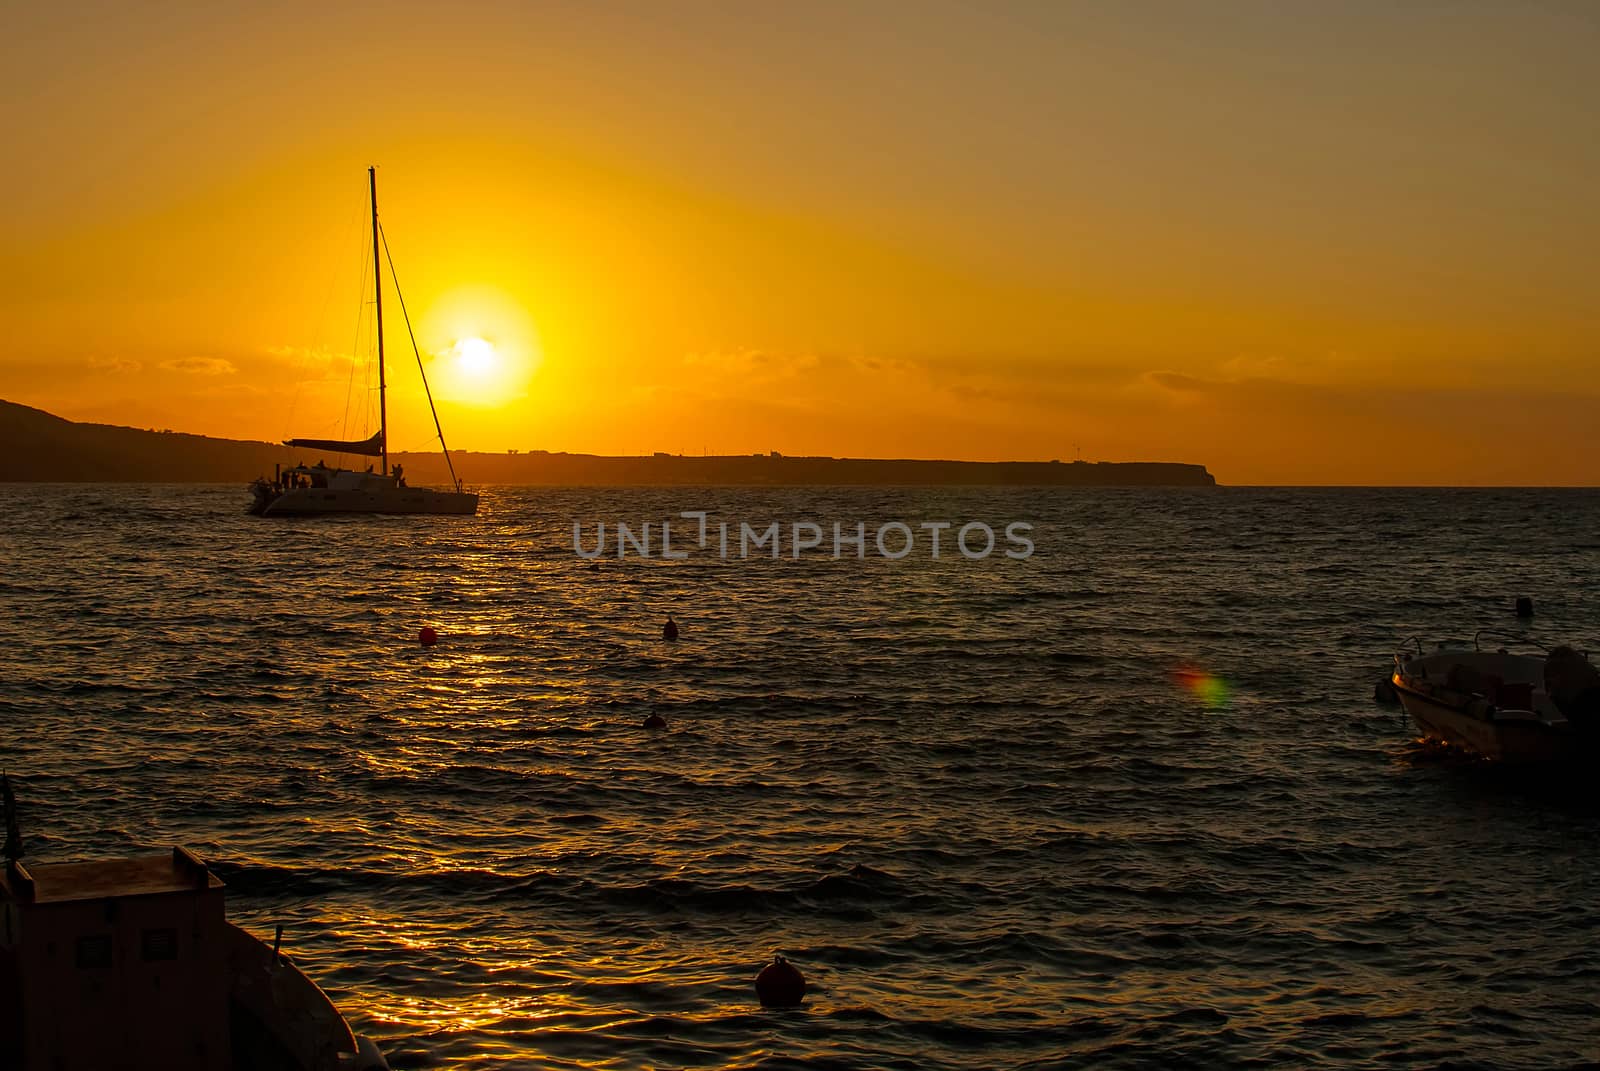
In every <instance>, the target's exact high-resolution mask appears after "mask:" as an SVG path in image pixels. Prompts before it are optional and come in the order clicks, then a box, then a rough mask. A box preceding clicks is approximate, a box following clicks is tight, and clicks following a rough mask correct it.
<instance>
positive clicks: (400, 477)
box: [369, 465, 406, 487]
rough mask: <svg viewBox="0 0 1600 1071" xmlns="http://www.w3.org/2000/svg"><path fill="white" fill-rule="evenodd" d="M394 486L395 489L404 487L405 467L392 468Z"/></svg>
mask: <svg viewBox="0 0 1600 1071" xmlns="http://www.w3.org/2000/svg"><path fill="white" fill-rule="evenodd" d="M369 471H370V470H369ZM394 485H395V486H396V487H404V486H405V485H406V470H405V466H403V465H396V466H395V467H394Z"/></svg>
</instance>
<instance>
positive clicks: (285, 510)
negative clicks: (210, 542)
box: [247, 167, 478, 517]
mask: <svg viewBox="0 0 1600 1071" xmlns="http://www.w3.org/2000/svg"><path fill="white" fill-rule="evenodd" d="M367 183H368V189H369V190H370V192H371V195H372V285H373V299H374V300H373V304H374V314H373V315H374V317H375V319H376V328H377V330H376V332H375V334H376V337H377V341H378V431H377V434H375V435H373V436H372V437H370V438H367V439H356V440H348V441H347V440H343V439H290V440H288V442H286V443H285V444H284V445H285V446H298V447H303V448H305V449H308V450H325V451H328V452H330V453H336V454H354V455H356V456H357V457H370V458H376V459H378V464H379V466H380V468H379V471H377V472H373V471H372V469H373V466H371V465H368V466H367V469H366V471H365V472H357V471H355V470H353V469H341V468H329V467H328V466H327V465H325V464H323V463H322V462H321V461H318V462H317V463H316V464H315V465H304V464H301V465H296V466H294V467H293V468H290V469H287V470H284V469H281V468H280V469H278V470H277V471H275V472H274V473H273V476H272V479H271V480H268V479H267V478H266V477H265V476H258V477H257V478H256V480H255V482H254V483H252V484H251V485H250V494H251V500H250V505H249V507H248V509H247V512H249V513H253V514H255V515H256V516H258V517H304V516H308V515H316V514H323V513H429V514H456V515H463V516H465V515H470V514H474V513H477V512H478V496H477V495H475V494H473V493H472V492H470V491H464V490H462V489H461V480H460V479H459V478H457V477H456V474H455V465H454V464H453V463H452V462H451V461H450V450H449V448H448V447H446V446H445V444H444V429H443V428H441V427H440V426H439V413H438V411H437V410H434V412H433V424H434V429H435V430H436V431H438V432H439V447H440V449H441V450H443V451H444V460H445V464H446V465H447V466H448V467H449V469H450V477H451V479H452V480H453V481H454V483H455V489H454V490H451V491H437V490H433V489H431V488H426V487H409V486H407V485H406V480H405V474H404V473H403V472H402V471H401V468H400V466H399V465H396V466H394V468H393V470H392V471H391V469H390V467H389V404H388V392H389V385H388V380H387V378H386V376H385V372H384V363H383V270H382V265H381V262H380V259H379V255H378V254H379V252H380V250H384V251H386V250H387V249H388V246H387V245H386V244H385V242H384V238H383V231H382V228H380V227H379V226H378V174H377V169H376V168H370V167H369V168H367ZM393 267H394V264H393V262H392V261H391V262H390V268H391V271H390V275H391V276H392V275H393V274H394V272H393V271H392V269H393ZM395 288H396V289H395V293H396V296H399V283H398V281H397V282H396V283H395ZM400 310H401V312H404V311H405V298H404V297H401V298H400ZM410 327H411V320H410V317H409V316H407V318H406V329H407V330H408V331H409V330H410ZM411 348H412V350H413V352H415V351H416V339H415V338H414V337H413V338H412V340H411ZM417 370H418V371H419V372H421V373H422V386H423V390H424V391H426V392H427V395H428V408H429V409H430V410H431V409H433V392H432V391H431V390H430V389H429V388H428V374H427V372H425V371H423V369H422V355H421V354H420V353H418V354H417Z"/></svg>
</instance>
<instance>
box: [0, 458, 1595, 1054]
mask: <svg viewBox="0 0 1600 1071" xmlns="http://www.w3.org/2000/svg"><path fill="white" fill-rule="evenodd" d="M245 497H246V496H245V494H244V492H243V490H242V489H241V488H232V487H228V488H211V487H207V488H193V487H173V486H161V487H101V486H69V487H63V486H19V485H9V486H0V516H3V520H4V535H3V536H0V540H3V542H0V566H3V570H0V571H3V576H0V608H3V611H4V612H3V614H0V761H3V764H4V765H5V766H6V767H7V768H8V769H9V770H10V771H11V773H12V775H13V778H14V779H15V780H16V781H17V783H18V788H19V793H20V795H21V797H22V806H23V818H24V825H25V827H26V828H25V832H26V833H27V834H28V835H29V837H30V852H29V858H30V859H32V860H36V861H45V860H57V861H59V860H66V859H72V858H84V857H92V856H94V855H96V854H104V853H110V852H121V851H124V850H126V849H128V848H131V847H135V846H141V847H149V846H160V845H165V844H169V843H174V842H182V843H185V844H188V845H190V846H191V847H193V848H194V849H195V850H196V851H197V852H199V853H200V854H201V855H202V856H204V857H205V858H206V859H208V860H209V861H211V862H212V863H213V865H214V866H215V867H216V869H217V870H218V872H219V873H221V874H222V875H223V876H224V877H225V879H226V880H227V882H228V885H229V889H230V899H229V905H230V908H229V909H230V913H231V915H232V917H233V918H234V919H235V921H238V922H240V923H242V924H244V925H246V926H248V927H251V928H254V929H255V930H256V931H257V932H258V933H267V932H270V928H271V927H272V926H273V925H274V924H275V923H280V922H281V923H285V924H287V926H288V934H287V936H286V939H285V940H286V947H287V948H288V949H289V950H290V951H291V952H292V953H294V954H295V955H296V957H297V958H298V960H299V962H300V963H301V965H302V966H303V967H305V968H306V970H307V971H308V973H310V974H312V975H313V976H314V977H316V978H318V979H319V980H320V981H321V982H322V983H323V984H324V986H325V988H327V989H328V990H329V992H330V994H332V995H333V997H334V998H335V1000H336V1001H337V1002H338V1003H339V1004H340V1005H341V1007H342V1008H344V1009H345V1010H346V1012H347V1014H348V1016H349V1018H350V1019H351V1021H352V1024H353V1025H354V1026H355V1027H356V1028H357V1029H358V1030H361V1031H364V1032H367V1033H370V1034H372V1035H374V1036H375V1037H376V1038H378V1039H379V1040H380V1042H381V1044H382V1045H383V1047H384V1049H385V1050H386V1051H387V1052H388V1054H389V1056H390V1058H391V1061H392V1062H393V1063H394V1064H395V1065H396V1066H397V1067H447V1066H486V1065H494V1064H503V1065H506V1066H518V1065H520V1066H531V1067H555V1068H560V1067H567V1068H572V1067H745V1068H748V1067H762V1068H781V1067H795V1066H801V1065H804V1066H808V1067H841V1068H843V1067H851V1068H856V1067H862V1068H866V1067H905V1068H916V1069H918V1071H922V1069H928V1068H973V1069H976V1068H1000V1067H1011V1068H1021V1067H1030V1068H1031V1067H1069V1066H1072V1067H1076V1066H1081V1067H1093V1068H1135V1067H1137V1068H1143V1067H1176V1066H1195V1067H1218V1068H1226V1067H1245V1066H1251V1067H1288V1066H1310V1065H1316V1066H1321V1067H1352V1068H1354V1067H1368V1066H1374V1065H1386V1066H1390V1065H1397V1066H1428V1067H1432V1066H1451V1067H1507V1066H1516V1067H1541V1068H1543V1067H1560V1066H1570V1065H1575V1064H1580V1063H1582V1062H1584V1061H1586V1060H1588V1061H1592V1060H1596V1059H1600V1042H1597V1040H1596V1031H1595V1021H1596V1020H1595V1017H1596V1013H1597V1011H1600V948H1597V947H1596V943H1595V937H1596V930H1597V922H1596V920H1597V918H1600V915H1597V913H1596V908H1595V893H1596V890H1597V888H1600V857H1597V853H1596V849H1597V846H1600V806H1596V805H1595V804H1594V802H1593V800H1592V798H1591V797H1590V796H1589V795H1588V794H1587V793H1586V792H1585V791H1583V788H1582V786H1570V785H1549V784H1546V783H1543V782H1541V781H1538V780H1531V781H1530V780H1527V779H1522V778H1517V777H1511V776H1506V775H1504V774H1501V773H1499V772H1497V771H1494V770H1490V769H1486V768H1484V767H1483V766H1482V765H1480V764H1475V763H1470V762H1463V761H1460V760H1453V759H1447V758H1441V757H1439V756H1436V755H1433V754H1430V753H1428V752H1426V751H1424V750H1423V749H1421V748H1420V747H1419V746H1418V745H1416V744H1415V743H1414V742H1413V739H1412V734H1411V733H1409V732H1408V730H1407V728H1406V726H1405V725H1404V724H1403V723H1402V721H1401V719H1400V716H1399V715H1398V713H1397V712H1396V711H1395V710H1394V709H1392V708H1385V707H1378V706H1374V705H1373V703H1372V700H1371V695H1372V686H1373V683H1374V681H1375V680H1377V679H1378V678H1379V677H1380V676H1381V675H1382V674H1383V673H1384V672H1385V670H1386V664H1387V659H1388V654H1389V652H1390V651H1391V650H1392V649H1393V648H1394V647H1395V646H1396V645H1397V644H1398V643H1399V642H1400V641H1401V640H1403V639H1404V638H1406V637H1408V636H1410V635H1412V634H1419V633H1420V634H1422V635H1423V636H1424V637H1427V638H1429V639H1434V638H1445V637H1457V638H1470V637H1471V634H1472V633H1473V631H1474V630H1475V629H1477V628H1479V627H1482V626H1486V625H1497V626H1505V627H1510V628H1512V629H1515V628H1517V627H1518V626H1517V623H1516V621H1515V619H1514V618H1512V617H1511V615H1510V613H1509V608H1510V606H1511V602H1512V600H1513V598H1514V597H1515V596H1516V595H1520V594H1528V595H1531V596H1533V598H1534V599H1535V601H1536V603H1537V606H1538V613H1539V616H1538V617H1537V618H1536V619H1535V622H1534V624H1533V626H1532V631H1533V632H1534V633H1535V634H1536V635H1539V636H1541V637H1546V638H1550V639H1558V640H1563V641H1570V642H1576V643H1579V644H1583V643H1588V644H1591V645H1593V644H1594V643H1595V641H1596V640H1597V639H1600V494H1596V493H1594V492H1584V491H1570V492H1562V491H1399V490H1396V491H1369V490H1359V491H1355V490H1338V491H1335V490H1329V491H1303V490H1293V491H1275V490H1248V489H1217V490H1195V491H1173V490H1145V491H1075V490H1052V491H1047V492H1046V491H1039V490H1028V489H1015V490H1004V489H1002V490H996V489H983V490H948V491H928V490H922V489H850V490H829V489H783V490H771V491H768V490H748V489H741V490H732V489H710V490H692V489H676V488H675V489H670V490H666V489H655V490H644V489H635V490H616V489H606V490H588V489H585V490H554V489H540V488H526V489H524V488H516V489H499V490H494V489H491V490H490V491H489V492H487V493H486V494H485V497H484V504H483V509H482V511H481V513H480V515H479V516H478V517H477V518H476V519H467V520H462V519H445V518H439V519H428V518H424V519H415V518H413V519H405V518H333V519H321V520H304V521H296V520H262V519H258V518H252V517H247V516H245V515H244V514H243V512H242V509H243V505H244V501H245ZM695 508H703V509H709V510H711V511H713V513H714V515H717V516H721V517H724V518H728V519H732V520H733V521H734V522H735V523H737V522H738V521H739V520H748V521H750V522H752V523H755V522H758V521H760V522H762V523H765V522H766V521H768V520H785V521H788V520H791V519H809V520H815V521H818V522H820V523H822V524H823V525H824V527H831V522H832V521H834V520H839V521H842V522H845V523H846V524H847V525H853V522H855V521H856V520H858V519H859V520H864V521H867V522H868V523H869V524H871V525H876V524H877V523H881V522H882V521H884V520H890V519H904V520H907V521H909V522H912V523H915V522H916V521H917V520H921V519H939V520H951V521H956V522H958V523H960V522H963V521H967V520H985V521H988V522H990V523H991V524H995V525H996V526H997V527H998V526H999V525H1003V524H1004V523H1006V522H1007V521H1011V520H1026V521H1031V522H1033V523H1034V524H1035V525H1036V528H1035V531H1034V533H1033V534H1034V539H1035V541H1036V543H1037V547H1038V550H1037V553H1036V554H1035V555H1034V556H1033V557H1032V558H1030V559H1028V560H1026V561H1014V560H1009V559H1006V558H1003V557H998V556H995V557H991V558H989V559H986V560H984V561H982V562H973V561H967V560H965V559H962V558H960V557H958V556H955V557H952V556H951V555H949V554H948V553H947V554H946V555H945V556H944V557H942V558H941V560H939V561H937V562H935V561H932V560H930V559H928V558H927V557H925V556H923V555H921V554H914V555H912V556H911V557H908V558H907V559H905V560H903V561H899V562H890V561H884V560H882V559H879V558H877V557H876V556H875V555H874V556H873V557H871V558H869V559H868V560H865V561H858V560H854V559H846V560H842V561H834V560H831V559H829V558H825V557H807V558H802V559H801V560H799V561H792V560H781V561H771V560H769V559H759V560H757V559H752V560H744V561H740V560H730V561H722V560H719V559H718V558H717V557H715V556H708V555H705V554H701V555H697V556H694V557H691V558H689V559H688V560H685V561H673V562H665V561H641V560H638V559H637V558H629V559H628V560H627V561H624V562H621V563H619V562H617V561H616V560H615V558H614V557H613V558H612V559H611V560H608V561H604V562H601V563H597V564H596V565H591V564H590V563H588V562H585V561H583V560H581V559H580V558H578V557H577V556H575V555H574V553H573V551H572V528H571V525H572V521H573V520H574V519H582V520H583V521H585V523H586V524H590V525H592V523H593V522H594V521H597V520H606V521H608V522H613V521H615V520H623V521H626V522H628V523H630V524H635V523H637V522H639V521H642V520H645V519H658V518H660V517H662V516H666V515H671V514H674V513H676V512H677V511H679V510H685V509H695ZM713 519H715V516H714V518H713ZM591 530H592V529H591ZM669 611H670V612H672V613H673V614H674V615H675V616H676V617H677V619H678V620H679V621H680V622H681V624H682V629H683V633H682V638H681V639H680V641H679V642H678V643H676V644H666V643H663V642H662V641H661V639H660V625H661V621H662V619H663V618H664V616H665V614H666V613H667V612H669ZM423 625H432V626H433V627H435V628H436V629H438V631H439V632H440V634H441V636H442V639H441V642H440V643H439V645H438V646H437V647H435V648H432V649H425V648H422V647H420V646H418V645H417V642H416V636H417V630H418V629H419V628H420V627H421V626H423ZM1182 666H1193V667H1197V668H1198V669H1200V670H1203V671H1205V672H1207V673H1209V674H1212V675H1214V676H1215V677H1216V678H1218V679H1219V680H1220V681H1221V682H1222V686H1219V687H1215V688H1212V689H1209V690H1190V689H1186V688H1184V687H1180V686H1179V684H1178V683H1175V680H1174V676H1173V671H1174V670H1175V669H1178V668H1179V667H1182ZM652 712H657V713H660V714H662V715H664V716H665V717H666V719H667V721H668V727H667V728H666V729H665V730H664V731H648V730H645V729H643V728H642V727H641V723H642V721H643V719H644V718H645V717H646V716H647V715H648V714H650V713H652ZM774 951H782V952H783V953H784V954H786V955H787V956H788V957H789V958H790V959H791V960H793V961H794V962H795V963H796V964H798V965H799V966H800V967H801V969H802V970H803V971H804V972H805V973H806V975H807V978H808V979H809V981H810V984H811V987H812V988H811V994H810V996H809V997H808V999H807V1002H806V1004H805V1006H804V1007H803V1008H801V1009H798V1010H789V1011H765V1010H763V1009H761V1008H760V1006H759V1005H758V1004H757V1002H756V1000H755V999H754V994H753V992H752V989H751V985H750V981H751V978H752V977H753V976H754V974H755V972H756V970H757V969H758V968H759V967H760V965H761V964H762V962H763V961H764V960H766V959H767V958H769V957H770V955H771V953H772V952H774Z"/></svg>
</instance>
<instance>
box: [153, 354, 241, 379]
mask: <svg viewBox="0 0 1600 1071" xmlns="http://www.w3.org/2000/svg"><path fill="white" fill-rule="evenodd" d="M161 367H162V368H165V369H166V370H167V371H169V372H188V373H190V374H191V375H197V376H231V375H233V374H234V373H235V372H237V371H238V369H237V368H235V367H234V366H233V362H232V361H226V360H223V359H222V358H221V357H178V358H175V359H173V360H170V361H162V362H161Z"/></svg>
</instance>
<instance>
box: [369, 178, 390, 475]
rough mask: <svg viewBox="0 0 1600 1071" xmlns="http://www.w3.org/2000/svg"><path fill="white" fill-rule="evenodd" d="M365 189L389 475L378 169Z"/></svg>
mask: <svg viewBox="0 0 1600 1071" xmlns="http://www.w3.org/2000/svg"><path fill="white" fill-rule="evenodd" d="M367 189H368V190H369V191H370V192H371V193H372V292H373V295H374V299H375V300H374V305H375V307H376V309H377V313H376V319H377V324H378V438H379V442H380V444H381V445H382V446H383V474H384V475H385V476H387V475H389V404H388V393H389V387H388V384H387V383H385V382H384V378H383V272H382V270H381V269H380V268H379V266H378V169H377V168H376V167H369V168H367Z"/></svg>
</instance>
